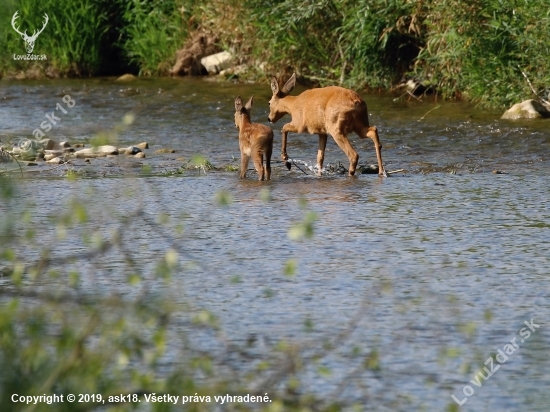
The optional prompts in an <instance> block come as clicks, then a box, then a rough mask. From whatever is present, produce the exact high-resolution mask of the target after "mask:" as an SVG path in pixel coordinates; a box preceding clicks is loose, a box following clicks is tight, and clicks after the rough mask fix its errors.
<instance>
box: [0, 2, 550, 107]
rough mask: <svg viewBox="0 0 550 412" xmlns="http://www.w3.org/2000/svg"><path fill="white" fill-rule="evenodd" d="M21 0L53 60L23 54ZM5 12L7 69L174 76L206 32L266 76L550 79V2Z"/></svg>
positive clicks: (485, 97)
mask: <svg viewBox="0 0 550 412" xmlns="http://www.w3.org/2000/svg"><path fill="white" fill-rule="evenodd" d="M15 10H20V15H21V16H22V17H21V19H20V20H21V21H22V24H24V27H29V29H30V28H34V27H39V25H40V24H41V16H42V15H43V12H47V13H48V14H49V16H50V23H49V24H50V26H49V27H48V29H47V30H46V31H45V32H44V33H42V34H41V35H40V37H39V39H38V40H37V53H38V52H39V53H44V54H47V55H48V59H49V60H48V61H47V62H35V63H28V62H24V61H15V62H14V61H13V58H12V54H13V53H22V52H23V44H22V40H21V39H20V38H19V36H18V35H16V33H15V32H14V31H13V30H12V29H11V26H10V20H11V15H12V14H13V12H14V11H15ZM0 18H1V23H0V24H1V25H0V40H1V41H2V43H3V44H4V45H5V47H3V48H2V50H3V53H4V55H3V56H2V57H3V59H2V63H1V66H0V72H4V73H9V72H14V71H18V70H24V69H28V68H29V67H32V66H37V65H38V66H40V67H43V66H44V67H46V66H53V67H54V68H55V70H50V72H52V71H53V72H54V73H55V72H58V73H59V74H60V75H85V74H91V75H94V74H98V73H99V74H101V73H105V72H107V73H109V72H112V74H115V73H116V72H117V68H118V72H120V71H121V70H122V68H128V67H130V68H132V67H133V68H134V71H135V72H139V73H140V74H141V75H166V74H168V72H169V70H170V68H171V67H172V65H173V63H174V61H175V52H176V50H177V49H178V48H180V47H182V46H183V44H184V43H185V40H186V39H188V38H189V36H190V35H191V34H193V33H195V32H196V31H197V30H200V31H204V32H207V33H209V34H211V35H213V36H214V37H215V38H216V39H217V42H218V44H219V46H220V47H222V48H224V49H231V50H233V51H234V52H235V54H236V55H237V57H238V60H239V61H240V62H244V63H247V64H248V66H249V71H248V73H247V74H246V76H248V77H249V78H254V79H257V80H259V79H262V80H264V79H265V76H266V75H269V74H277V75H280V76H286V75H288V74H290V73H291V72H292V71H296V72H298V73H299V74H300V75H301V76H302V79H305V80H307V79H309V80H311V81H314V82H316V83H319V84H334V83H337V84H342V85H345V86H348V87H352V88H356V89H360V88H365V87H367V88H370V89H378V88H383V89H389V88H392V87H395V86H396V85H398V84H400V83H401V82H402V81H403V79H405V78H408V77H416V78H417V79H419V80H421V81H423V82H425V83H427V84H429V85H431V86H433V87H434V88H435V89H436V90H437V91H438V93H439V94H440V95H442V96H443V97H444V98H464V99H467V100H470V101H473V102H475V103H478V104H481V105H485V106H493V107H497V106H505V105H509V104H510V103H512V102H516V101H518V100H522V99H525V98H527V97H531V96H532V91H531V89H530V87H529V85H528V83H527V81H526V79H525V78H524V76H523V75H522V71H523V72H524V73H525V75H526V76H527V77H528V78H529V79H530V81H531V82H532V84H533V86H534V88H535V89H536V91H537V93H539V95H540V96H542V95H543V93H545V96H544V97H546V95H547V93H548V88H549V87H550V72H549V71H548V66H549V64H550V57H549V56H550V46H549V43H548V41H547V39H546V34H547V33H548V32H549V30H550V3H548V1H544V2H525V1H522V0H521V1H520V0H481V1H463V0H425V1H412V2H411V1H407V0H369V1H366V0H359V1H350V0H341V1H331V0H321V1H318V2H311V1H308V0H286V1H280V0H242V1H236V0H221V1H213V0H208V1H205V2H199V1H195V0H149V1H146V0H116V1H113V2H109V1H107V0H96V1H93V0H85V1H82V2H76V1H74V0H63V1H59V2H57V1H53V0H47V1H40V2H39V1H38V0H11V1H9V2H8V4H7V7H6V8H4V10H2V11H1V12H0ZM23 20H24V22H23ZM30 31H32V30H30ZM113 58H114V59H115V60H117V62H116V64H115V67H111V68H110V69H109V70H110V71H109V70H108V69H107V67H108V64H107V62H106V59H111V60H112V59H113ZM111 64H112V63H111Z"/></svg>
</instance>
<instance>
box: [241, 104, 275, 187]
mask: <svg viewBox="0 0 550 412" xmlns="http://www.w3.org/2000/svg"><path fill="white" fill-rule="evenodd" d="M253 101H254V95H252V97H251V98H250V100H248V102H246V104H245V105H244V106H243V101H242V99H241V97H240V96H237V98H236V99H235V126H236V127H238V128H239V148H240V149H241V175H240V178H241V179H244V178H245V177H246V171H247V169H248V160H249V159H250V157H252V161H253V162H254V167H255V168H256V171H257V172H258V180H270V179H271V153H272V152H273V130H271V127H268V126H264V125H263V124H259V123H251V121H250V109H251V108H252V103H253ZM264 155H265V168H264V159H263V158H264Z"/></svg>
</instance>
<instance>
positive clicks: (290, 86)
mask: <svg viewBox="0 0 550 412" xmlns="http://www.w3.org/2000/svg"><path fill="white" fill-rule="evenodd" d="M294 86H296V73H293V74H292V76H290V79H288V80H287V82H286V83H285V85H284V86H283V89H282V90H281V91H282V92H283V94H289V93H290V92H291V91H292V89H294Z"/></svg>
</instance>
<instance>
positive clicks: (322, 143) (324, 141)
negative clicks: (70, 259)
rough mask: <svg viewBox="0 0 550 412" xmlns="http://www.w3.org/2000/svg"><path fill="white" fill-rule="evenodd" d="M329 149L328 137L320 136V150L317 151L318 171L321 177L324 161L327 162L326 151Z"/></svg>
mask: <svg viewBox="0 0 550 412" xmlns="http://www.w3.org/2000/svg"><path fill="white" fill-rule="evenodd" d="M326 147H327V135H326V134H320V135H319V150H318V151H317V169H318V170H319V176H320V175H321V169H322V168H323V161H324V160H325V149H326Z"/></svg>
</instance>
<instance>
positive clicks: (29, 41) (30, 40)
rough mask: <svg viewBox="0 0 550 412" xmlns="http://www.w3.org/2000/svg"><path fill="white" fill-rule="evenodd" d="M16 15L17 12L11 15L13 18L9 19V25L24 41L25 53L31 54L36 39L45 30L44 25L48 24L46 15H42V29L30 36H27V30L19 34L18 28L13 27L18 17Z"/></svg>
mask: <svg viewBox="0 0 550 412" xmlns="http://www.w3.org/2000/svg"><path fill="white" fill-rule="evenodd" d="M17 13H19V11H16V12H15V14H14V15H13V18H12V19H11V25H12V27H13V29H14V30H15V31H16V32H17V33H19V34H20V35H21V38H22V39H23V40H24V41H25V49H27V53H29V54H31V53H32V51H33V49H34V42H35V41H36V38H37V37H38V35H39V34H40V33H42V31H44V29H45V28H46V24H48V20H49V18H48V15H47V14H46V13H44V25H43V26H42V28H41V29H40V30H38V31H36V30H35V31H34V32H33V33H32V36H29V35H28V34H27V30H25V32H24V33H21V31H19V28H18V27H17V26H16V25H15V21H16V20H17V18H18V17H19V16H18V15H17Z"/></svg>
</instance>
